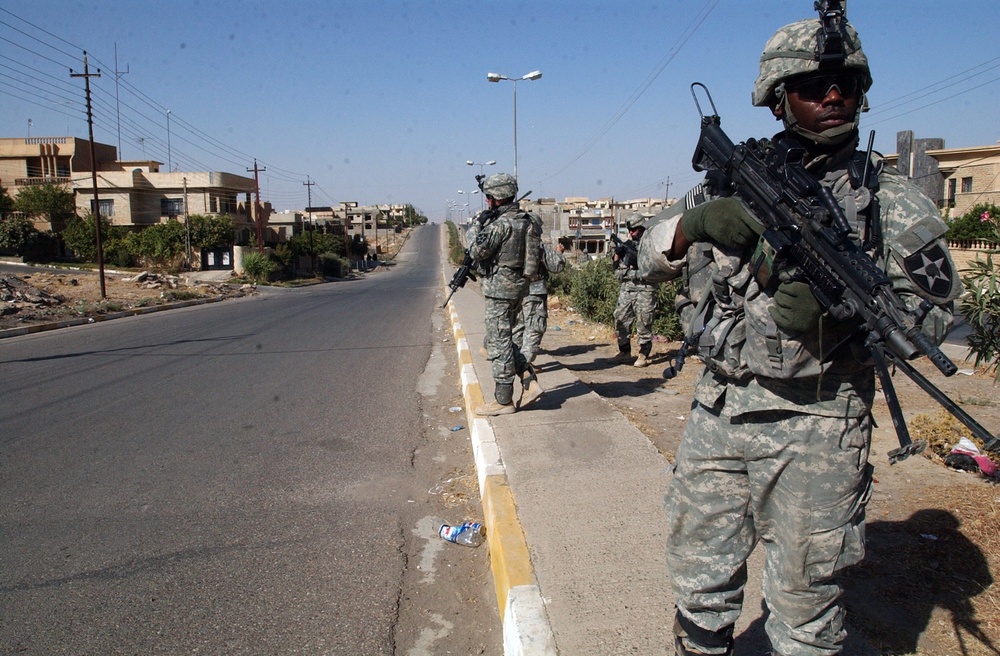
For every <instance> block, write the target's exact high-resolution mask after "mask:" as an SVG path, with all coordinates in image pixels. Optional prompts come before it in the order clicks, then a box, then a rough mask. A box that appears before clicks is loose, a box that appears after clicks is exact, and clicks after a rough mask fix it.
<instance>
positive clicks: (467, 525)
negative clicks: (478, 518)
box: [438, 522, 486, 547]
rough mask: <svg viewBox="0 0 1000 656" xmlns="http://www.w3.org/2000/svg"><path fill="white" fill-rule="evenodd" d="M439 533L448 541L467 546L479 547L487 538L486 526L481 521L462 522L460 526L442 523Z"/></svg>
mask: <svg viewBox="0 0 1000 656" xmlns="http://www.w3.org/2000/svg"><path fill="white" fill-rule="evenodd" d="M438 535H440V536H441V537H442V538H443V539H445V540H447V541H448V542H454V543H455V544H461V545H463V546H466V547H478V546H479V545H481V544H482V543H483V540H484V539H486V527H485V526H483V525H482V524H480V523H479V522H462V523H461V524H459V525H458V526H450V525H448V524H442V525H441V528H439V529H438Z"/></svg>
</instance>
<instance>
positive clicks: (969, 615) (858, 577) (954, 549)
mask: <svg viewBox="0 0 1000 656" xmlns="http://www.w3.org/2000/svg"><path fill="white" fill-rule="evenodd" d="M959 526H960V522H959V520H958V518H957V517H955V515H953V514H952V513H950V512H948V511H946V510H940V509H925V510H918V511H917V512H915V513H913V515H911V516H910V517H909V518H908V519H906V520H904V521H901V522H886V521H877V522H872V523H870V524H868V525H867V528H866V539H865V546H866V554H865V559H864V560H863V561H862V562H861V563H859V564H858V565H856V566H854V567H852V568H851V569H850V570H849V571H848V572H847V573H846V575H845V576H844V586H845V596H844V600H845V603H846V605H847V617H848V619H849V620H850V622H851V623H852V624H853V625H854V626H857V627H858V628H860V629H861V630H862V631H863V632H864V633H865V634H866V635H867V636H869V639H870V640H871V641H872V643H874V644H877V645H878V646H879V648H880V652H881V653H882V654H911V653H914V652H916V651H917V647H918V642H919V639H920V635H921V634H922V633H923V631H924V630H925V629H926V628H927V626H928V625H929V622H930V621H931V614H932V613H933V612H934V610H935V609H936V608H940V609H942V610H944V611H946V613H947V615H948V617H947V620H948V621H949V622H950V623H951V626H952V630H953V632H954V635H955V639H956V640H957V641H958V644H959V649H960V652H959V653H962V654H967V653H970V645H973V644H978V645H980V646H981V647H980V648H978V649H976V650H975V651H976V652H977V653H981V648H982V647H985V648H986V650H987V653H992V654H998V655H1000V646H998V645H997V643H996V641H995V637H991V636H989V635H987V634H986V633H985V632H984V630H983V628H982V627H981V626H980V620H978V619H977V618H976V612H975V608H974V607H973V606H972V601H971V600H972V598H973V597H975V596H977V595H979V594H981V593H982V592H984V591H985V590H986V589H987V588H989V587H990V585H992V583H993V577H992V575H991V574H990V570H989V564H988V563H987V561H986V558H985V557H984V556H983V552H982V551H981V550H980V549H979V547H978V546H976V544H975V543H973V542H972V541H971V540H969V538H967V537H966V536H965V535H964V534H963V533H962V532H961V530H959Z"/></svg>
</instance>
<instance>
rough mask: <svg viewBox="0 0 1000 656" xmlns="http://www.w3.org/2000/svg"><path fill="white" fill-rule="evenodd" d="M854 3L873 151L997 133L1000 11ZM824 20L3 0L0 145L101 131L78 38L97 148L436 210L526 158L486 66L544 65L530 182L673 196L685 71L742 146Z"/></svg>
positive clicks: (380, 2)
mask: <svg viewBox="0 0 1000 656" xmlns="http://www.w3.org/2000/svg"><path fill="white" fill-rule="evenodd" d="M847 5H848V7H847V8H848V17H849V19H850V20H851V22H852V23H853V24H854V25H855V27H856V28H857V29H858V31H859V33H860V35H861V39H862V43H863V47H864V49H865V52H866V53H867V54H868V57H869V60H870V63H871V67H872V72H873V77H874V79H875V84H874V86H873V88H872V90H871V92H870V94H869V101H870V104H871V111H870V112H869V113H868V114H867V115H866V116H865V117H863V119H862V135H863V142H867V135H868V131H869V130H872V129H874V130H875V132H876V137H875V148H876V150H879V151H881V152H884V153H893V152H895V149H896V146H895V138H896V136H895V135H896V132H897V131H899V130H913V131H914V133H915V134H916V136H917V137H940V138H943V139H944V140H945V144H946V146H947V147H961V146H975V145H988V144H993V143H996V142H997V141H998V140H1000V122H998V120H997V117H998V115H1000V112H998V110H997V107H1000V82H998V81H1000V42H998V40H997V39H996V38H995V34H994V32H995V30H996V26H997V25H1000V1H998V0H969V1H962V0H959V1H958V2H954V3H946V2H940V1H939V0H938V1H933V2H932V1H929V0H915V1H912V2H901V1H896V0H892V1H889V0H881V1H878V0H850V2H848V3H847ZM815 15H816V14H815V12H814V11H813V9H812V0H794V1H791V0H780V1H779V0H758V1H754V0H742V1H736V0H697V1H696V0H673V1H653V0H646V1H643V2H596V1H592V0H576V1H573V2H569V1H562V0H560V1H546V0H535V1H534V2H521V1H511V2H483V1H480V2H471V1H464V0H462V1H459V0H423V1H419V2H418V1H410V2H403V1H395V0H325V1H315V0H298V1H296V2H284V1H281V0H273V1H271V2H254V1H243V2H232V1H229V0H197V1H193V0H178V1H175V2H169V3H160V2H151V1H148V0H132V1H131V2H120V1H118V0H99V1H98V0H86V1H79V0H77V1H74V0H30V1H25V0H0V81H2V84H0V136H3V137H20V136H24V135H26V134H27V133H28V131H29V129H30V134H31V136H61V135H67V134H69V135H73V136H78V137H81V138H86V137H87V125H86V119H85V111H84V102H83V81H82V80H81V79H79V78H70V75H69V73H70V71H69V69H70V68H72V69H74V71H75V72H78V73H79V72H82V69H83V62H82V54H81V50H84V49H85V50H87V52H88V53H89V56H90V63H91V66H92V67H93V68H98V67H99V68H100V69H101V77H100V78H94V79H92V85H93V88H94V97H95V112H96V115H97V118H96V123H95V138H96V139H97V140H98V141H101V142H104V143H110V144H113V145H118V141H119V137H118V121H119V119H118V116H119V110H118V109H116V104H117V106H118V107H120V116H121V125H122V128H121V130H122V131H121V151H120V157H122V158H124V159H143V158H149V159H157V160H160V161H162V162H164V164H166V162H167V160H168V159H170V160H171V161H172V162H173V164H174V166H175V168H177V169H178V170H205V169H211V170H222V171H230V172H233V173H241V174H244V175H247V172H246V169H248V168H252V167H253V160H254V158H256V159H257V161H258V163H259V166H260V167H261V168H263V169H266V170H265V171H263V172H262V173H261V174H260V180H261V197H262V198H263V199H264V200H270V201H271V202H272V203H273V205H274V207H275V209H276V210H278V211H281V210H285V209H301V208H303V207H305V206H306V204H307V198H308V197H307V191H308V190H309V189H311V191H312V203H313V204H314V205H329V204H335V203H337V202H340V201H358V202H360V203H362V204H374V203H386V202H391V203H412V204H413V205H415V206H416V207H417V208H419V209H420V210H421V211H422V212H423V213H425V214H426V215H428V216H429V217H430V218H431V219H432V220H435V221H439V220H441V219H442V218H443V216H444V214H445V211H446V207H447V205H448V202H449V201H454V202H457V203H458V204H462V203H465V202H468V201H469V198H468V196H466V195H464V194H461V195H460V194H458V193H457V191H458V190H464V191H467V192H468V191H472V190H474V189H475V180H474V179H473V175H474V174H476V173H479V171H480V168H479V167H478V166H475V167H469V166H467V165H466V164H465V162H466V161H467V160H473V161H475V162H487V161H489V160H497V162H498V164H497V165H496V166H488V167H486V169H485V170H486V172H487V173H489V172H495V171H499V170H503V171H508V172H513V169H514V146H513V143H514V139H513V135H514V127H513V124H514V111H513V92H514V85H513V84H512V83H511V82H500V83H497V84H492V83H489V82H488V81H487V79H486V74H487V73H488V72H497V73H501V74H503V75H507V76H509V77H520V76H522V75H524V74H526V73H528V72H531V71H534V70H540V71H542V78H541V79H539V80H535V81H521V82H519V83H518V84H517V146H518V152H517V169H518V174H519V179H520V186H521V190H522V192H523V191H528V190H531V191H532V197H539V196H547V197H555V198H557V199H562V198H564V197H566V196H589V197H591V198H598V197H614V198H615V199H627V198H637V197H646V196H660V197H662V196H664V195H665V194H667V193H669V195H670V196H672V197H676V196H679V195H681V194H683V192H684V191H685V190H686V189H687V188H689V187H690V186H692V185H693V184H695V183H696V182H697V181H698V180H700V178H701V176H700V174H697V173H695V172H694V171H693V170H692V169H691V154H692V149H693V148H694V145H695V141H696V139H697V134H698V114H697V111H696V109H695V105H694V102H693V100H692V98H691V94H690V91H689V87H690V84H691V83H692V82H695V81H697V82H702V83H704V84H706V85H707V86H708V88H709V89H710V90H711V92H712V95H713V97H714V100H715V104H716V107H717V108H718V110H719V113H720V114H721V116H722V125H723V128H724V129H725V130H726V131H727V132H728V133H729V135H730V137H732V138H733V139H734V141H741V140H744V139H746V138H748V137H761V136H769V135H770V134H772V133H773V132H774V131H776V129H777V127H778V124H777V123H775V122H774V120H773V118H772V117H771V115H770V112H768V111H767V110H766V109H759V108H754V107H752V106H751V105H750V91H751V88H752V84H753V80H754V78H755V77H756V73H757V61H758V57H759V55H760V51H761V49H762V47H763V45H764V43H765V41H766V40H767V39H768V37H769V36H770V35H771V34H772V33H773V32H774V31H775V30H776V29H777V28H778V27H780V26H781V25H783V24H786V23H789V22H792V21H794V20H799V19H801V18H808V17H813V16H815ZM116 46H117V61H118V64H117V72H118V75H116V74H115V73H116V68H115V51H116ZM125 71H127V72H125ZM116 77H117V80H118V85H117V100H116V84H115V82H116ZM168 109H169V110H170V119H169V120H170V130H169V137H170V148H169V157H168V146H167V140H168V131H167V115H166V112H167V110H168ZM29 119H30V120H31V126H30V128H29V126H28V121H29ZM164 168H166V166H164ZM249 175H252V173H251V174H249ZM307 181H309V182H313V183H315V184H314V185H312V186H309V185H307V184H305V183H306V182H307ZM668 181H669V186H668ZM472 204H473V209H478V204H479V196H472Z"/></svg>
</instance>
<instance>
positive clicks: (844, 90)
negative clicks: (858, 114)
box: [785, 72, 861, 101]
mask: <svg viewBox="0 0 1000 656" xmlns="http://www.w3.org/2000/svg"><path fill="white" fill-rule="evenodd" d="M833 87H837V91H838V92H839V93H840V95H841V96H843V97H844V98H853V97H855V96H856V95H857V93H858V90H859V89H860V88H861V79H860V78H859V77H858V76H857V75H856V74H854V73H846V72H842V73H813V74H810V75H805V76H803V77H799V78H793V79H791V80H788V81H787V82H785V88H786V89H788V90H789V91H791V92H794V93H797V94H798V95H799V97H800V98H802V99H803V100H814V101H819V100H823V99H824V98H826V97H827V96H828V95H829V94H830V89H832V88H833Z"/></svg>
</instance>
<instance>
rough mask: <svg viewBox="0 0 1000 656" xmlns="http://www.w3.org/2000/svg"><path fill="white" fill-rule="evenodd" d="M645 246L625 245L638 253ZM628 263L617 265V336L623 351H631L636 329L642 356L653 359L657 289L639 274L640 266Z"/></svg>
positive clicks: (624, 261) (639, 241) (622, 262)
mask: <svg viewBox="0 0 1000 656" xmlns="http://www.w3.org/2000/svg"><path fill="white" fill-rule="evenodd" d="M641 242H642V237H640V238H639V239H638V240H632V239H630V240H628V241H627V242H625V244H626V246H633V247H635V248H636V250H638V248H639V244H640V243H641ZM628 259H629V258H622V259H619V260H618V261H617V262H616V263H615V278H616V279H617V280H618V281H619V282H620V283H621V286H620V287H619V288H618V302H617V304H616V305H615V315H614V316H615V336H616V338H617V340H618V348H619V350H620V351H623V352H627V351H629V350H630V346H629V344H630V342H631V339H632V328H633V326H634V327H635V335H636V341H637V342H638V343H639V350H640V352H642V353H644V354H646V355H649V351H650V350H651V348H652V345H653V319H654V318H655V315H656V288H657V285H655V284H653V283H650V282H647V281H646V280H644V279H643V277H642V276H641V275H640V274H639V269H638V268H637V267H638V263H637V262H628V261H627V260H628Z"/></svg>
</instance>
